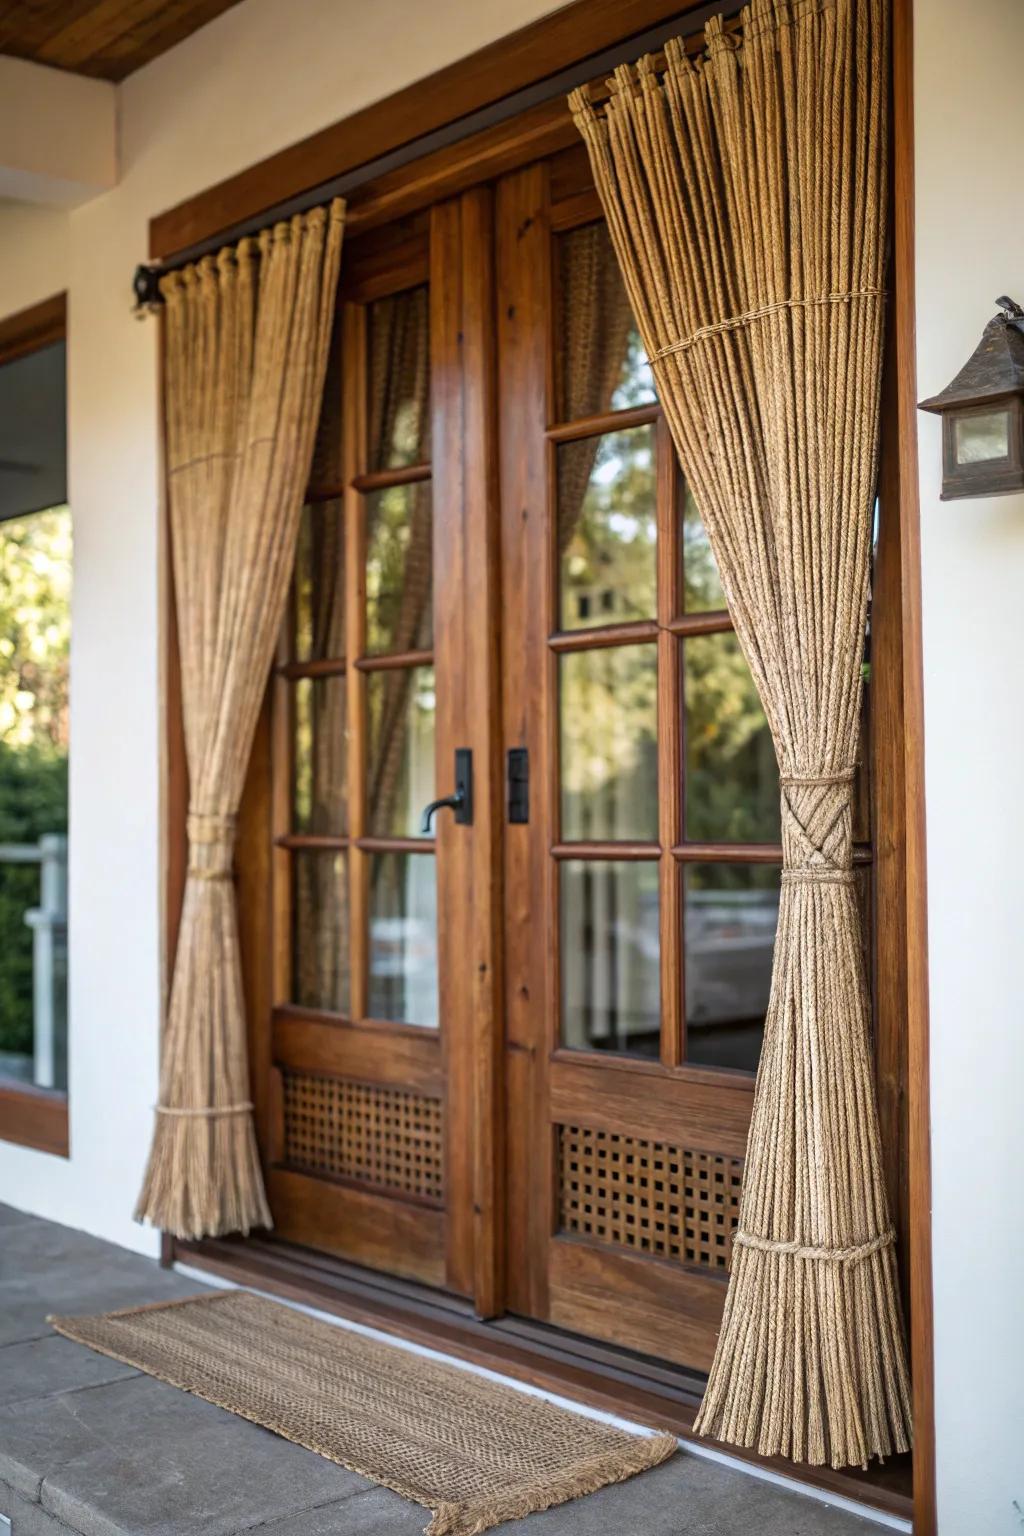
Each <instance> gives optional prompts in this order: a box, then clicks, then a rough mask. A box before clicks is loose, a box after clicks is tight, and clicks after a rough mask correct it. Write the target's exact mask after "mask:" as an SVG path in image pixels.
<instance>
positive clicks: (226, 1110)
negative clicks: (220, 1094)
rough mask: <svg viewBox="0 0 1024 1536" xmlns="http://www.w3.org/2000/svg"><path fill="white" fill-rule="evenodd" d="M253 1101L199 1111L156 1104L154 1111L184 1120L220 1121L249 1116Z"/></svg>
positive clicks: (208, 1106) (210, 1106) (199, 1109)
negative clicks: (223, 1118) (226, 1117)
mask: <svg viewBox="0 0 1024 1536" xmlns="http://www.w3.org/2000/svg"><path fill="white" fill-rule="evenodd" d="M252 1107H253V1105H252V1101H251V1100H246V1101H245V1102H244V1103H242V1104H214V1105H203V1106H202V1107H200V1108H197V1109H189V1108H183V1107H182V1106H180V1105H172V1104H154V1105H153V1110H154V1113H155V1114H158V1115H174V1116H178V1117H184V1118H188V1119H191V1118H197V1119H203V1120H214V1119H218V1118H219V1117H220V1116H221V1115H247V1114H248V1113H249V1111H250V1110H251V1109H252Z"/></svg>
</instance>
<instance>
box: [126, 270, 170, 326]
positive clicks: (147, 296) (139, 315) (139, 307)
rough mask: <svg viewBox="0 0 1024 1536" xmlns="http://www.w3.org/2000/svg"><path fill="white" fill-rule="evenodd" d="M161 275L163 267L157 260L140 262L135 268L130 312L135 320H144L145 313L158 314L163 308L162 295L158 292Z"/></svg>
mask: <svg viewBox="0 0 1024 1536" xmlns="http://www.w3.org/2000/svg"><path fill="white" fill-rule="evenodd" d="M162 276H163V268H162V267H161V266H160V264H159V263H158V262H140V263H139V265H138V266H137V267H136V268H135V274H134V276H133V277H132V293H133V294H134V295H135V306H134V308H133V310H132V314H133V315H134V316H135V318H136V320H145V318H146V316H147V315H155V314H158V313H159V311H160V310H161V309H163V307H164V296H163V294H162V293H161V292H160V279H161V277H162Z"/></svg>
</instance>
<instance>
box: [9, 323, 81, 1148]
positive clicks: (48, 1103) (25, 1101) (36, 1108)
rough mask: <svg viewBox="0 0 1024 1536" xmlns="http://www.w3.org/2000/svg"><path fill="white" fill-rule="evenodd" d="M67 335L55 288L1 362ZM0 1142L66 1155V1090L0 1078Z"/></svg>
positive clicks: (15, 327) (13, 330) (15, 329)
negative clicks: (54, 291) (51, 295)
mask: <svg viewBox="0 0 1024 1536" xmlns="http://www.w3.org/2000/svg"><path fill="white" fill-rule="evenodd" d="M66 340H67V294H64V293H57V294H54V295H53V297H52V298H49V299H43V300H42V302H41V303H39V304H33V305H32V306H31V307H30V308H29V309H22V310H19V311H18V313H17V314H13V315H8V316H7V318H6V319H4V320H0V367H3V365H4V364H5V363H13V362H16V361H17V359H18V358H20V357H28V356H29V355H30V354H31V353H32V352H39V351H41V349H42V348H43V347H50V346H53V344H54V343H55V342H58V341H66ZM0 1141H9V1142H13V1143H14V1144H15V1145H17V1146H21V1147H32V1148H33V1149H34V1150H35V1151H37V1152H50V1153H52V1154H53V1155H54V1156H55V1157H67V1156H68V1096H67V1092H66V1091H59V1090H55V1089H50V1088H37V1087H36V1086H35V1085H34V1084H30V1083H19V1082H15V1081H14V1080H13V1079H12V1078H5V1077H0Z"/></svg>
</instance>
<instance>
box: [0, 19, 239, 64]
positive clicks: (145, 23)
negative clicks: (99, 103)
mask: <svg viewBox="0 0 1024 1536" xmlns="http://www.w3.org/2000/svg"><path fill="white" fill-rule="evenodd" d="M237 4H238V0H8V3H7V4H5V5H4V6H3V14H2V17H0V54H8V55H10V56H11V57H13V58H20V59H28V60H30V61H31V62H33V63H37V64H46V65H49V66H50V67H51V68H54V69H67V70H71V71H73V72H74V73H76V74H82V75H89V76H92V77H93V78H94V79H100V80H112V81H120V80H123V79H124V78H125V77H126V76H127V75H130V74H131V73H133V71H134V70H136V69H139V68H141V67H142V65H143V64H148V63H149V62H150V61H151V60H152V59H155V58H158V57H159V56H160V54H162V53H166V52H167V51H168V49H170V48H173V47H174V46H175V44H177V43H180V42H182V41H183V39H184V38H186V37H189V36H190V35H191V34H192V33H193V32H198V31H199V29H200V28H201V27H204V26H206V24H207V22H210V21H213V20H214V18H215V17H217V16H220V15H221V14H222V13H223V12H224V11H227V10H230V9H231V7H232V6H234V5H237Z"/></svg>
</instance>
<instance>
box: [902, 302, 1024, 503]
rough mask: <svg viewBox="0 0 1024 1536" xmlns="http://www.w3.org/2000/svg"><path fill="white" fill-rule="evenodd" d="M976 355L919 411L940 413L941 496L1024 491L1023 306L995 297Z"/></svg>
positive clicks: (949, 498) (944, 499)
mask: <svg viewBox="0 0 1024 1536" xmlns="http://www.w3.org/2000/svg"><path fill="white" fill-rule="evenodd" d="M996 303H997V304H998V305H999V308H1000V310H1001V311H1002V313H1001V314H998V315H995V316H993V318H992V319H991V320H990V321H989V323H988V325H986V327H985V330H984V333H983V335H982V338H981V341H980V342H979V343H978V346H977V349H976V350H975V353H974V356H973V357H972V358H971V360H970V362H968V363H965V365H964V366H963V368H961V370H960V372H959V373H958V374H957V376H956V378H955V379H954V380H953V382H952V383H951V384H947V385H946V388H945V389H944V390H943V391H942V393H941V394H938V395H933V396H932V398H931V399H930V400H922V401H921V404H920V407H919V408H920V409H921V410H922V411H934V412H935V414H936V415H937V416H941V417H942V500H943V501H952V500H955V499H956V498H957V497H959V496H1000V495H1002V494H1004V493H1005V492H1007V491H1024V309H1021V307H1020V305H1019V304H1015V303H1014V302H1013V300H1012V299H1007V298H1002V299H997V300H996Z"/></svg>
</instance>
